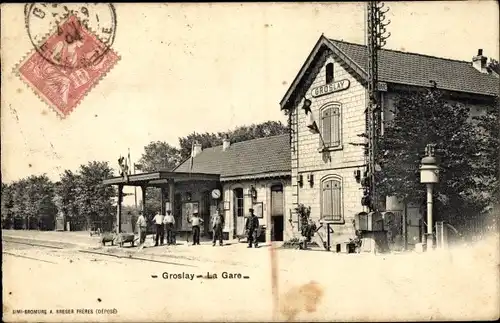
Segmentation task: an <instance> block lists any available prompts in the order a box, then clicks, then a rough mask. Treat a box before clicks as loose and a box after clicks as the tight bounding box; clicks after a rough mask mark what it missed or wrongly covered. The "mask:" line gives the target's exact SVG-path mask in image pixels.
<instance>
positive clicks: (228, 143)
mask: <svg viewBox="0 0 500 323" xmlns="http://www.w3.org/2000/svg"><path fill="white" fill-rule="evenodd" d="M229 146H231V141H229V138H228V137H227V136H226V137H225V138H224V139H223V140H222V151H226V150H227V149H228V148H229Z"/></svg>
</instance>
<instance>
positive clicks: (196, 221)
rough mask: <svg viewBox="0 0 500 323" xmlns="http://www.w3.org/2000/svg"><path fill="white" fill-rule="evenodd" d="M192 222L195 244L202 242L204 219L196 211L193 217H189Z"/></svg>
mask: <svg viewBox="0 0 500 323" xmlns="http://www.w3.org/2000/svg"><path fill="white" fill-rule="evenodd" d="M188 222H190V223H191V226H192V230H193V246H194V245H199V244H200V224H202V223H203V219H202V218H200V217H199V215H198V213H194V214H193V216H192V217H191V219H188Z"/></svg>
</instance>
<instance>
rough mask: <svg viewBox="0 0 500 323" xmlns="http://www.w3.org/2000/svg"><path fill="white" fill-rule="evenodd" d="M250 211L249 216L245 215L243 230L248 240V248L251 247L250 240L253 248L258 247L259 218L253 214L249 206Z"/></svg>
mask: <svg viewBox="0 0 500 323" xmlns="http://www.w3.org/2000/svg"><path fill="white" fill-rule="evenodd" d="M248 211H249V212H250V216H249V217H247V220H246V223H245V230H246V232H247V240H248V248H252V242H253V244H254V246H255V248H257V247H258V244H259V241H258V240H257V239H258V238H259V234H258V233H259V218H257V216H256V215H255V213H253V212H254V210H253V209H252V208H250V209H249V210H248Z"/></svg>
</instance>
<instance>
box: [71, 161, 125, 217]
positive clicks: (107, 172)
mask: <svg viewBox="0 0 500 323" xmlns="http://www.w3.org/2000/svg"><path fill="white" fill-rule="evenodd" d="M78 175H79V177H78V178H79V180H78V181H77V183H78V185H77V187H76V189H75V192H76V199H75V205H76V208H77V209H78V213H79V215H80V216H83V217H84V218H85V219H86V220H87V225H90V224H91V223H92V222H94V221H104V220H111V219H112V218H113V215H114V207H113V197H115V196H117V192H116V190H115V188H114V187H112V186H105V185H103V184H102V181H103V180H104V179H106V178H110V177H113V170H112V169H111V167H110V166H109V164H108V163H107V162H97V161H92V162H89V163H88V164H87V165H81V166H80V169H79V174H78Z"/></svg>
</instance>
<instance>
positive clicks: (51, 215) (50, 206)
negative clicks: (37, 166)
mask: <svg viewBox="0 0 500 323" xmlns="http://www.w3.org/2000/svg"><path fill="white" fill-rule="evenodd" d="M22 203H23V204H24V212H25V215H26V219H27V222H28V224H27V227H28V229H31V228H38V229H49V230H52V229H53V228H54V224H55V222H54V221H55V216H56V213H57V207H56V205H55V204H54V183H53V182H52V181H51V180H50V179H49V178H48V177H47V175H45V174H44V175H41V176H35V175H32V176H30V177H28V178H27V179H26V186H25V189H24V194H23V201H22Z"/></svg>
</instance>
